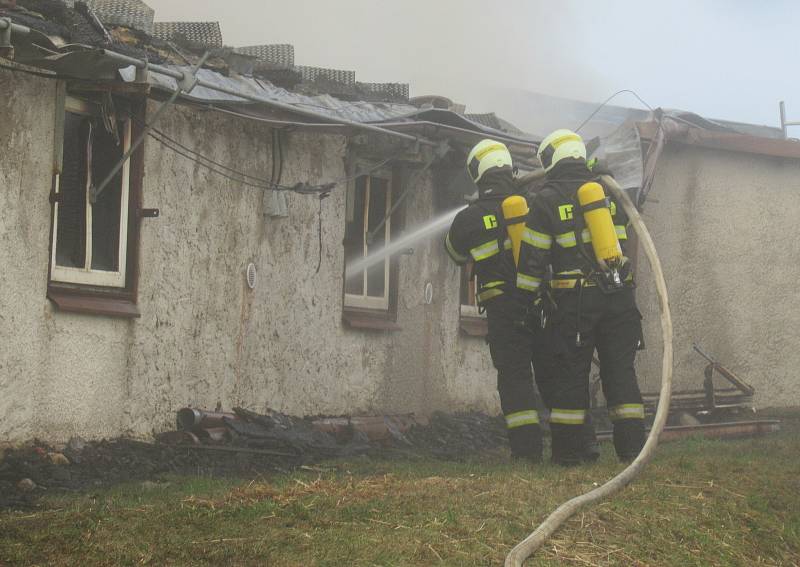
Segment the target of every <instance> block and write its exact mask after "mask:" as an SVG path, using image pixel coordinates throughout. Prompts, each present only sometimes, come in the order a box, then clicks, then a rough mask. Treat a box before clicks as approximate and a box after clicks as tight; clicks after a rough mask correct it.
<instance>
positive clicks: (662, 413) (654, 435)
mask: <svg viewBox="0 0 800 567" xmlns="http://www.w3.org/2000/svg"><path fill="white" fill-rule="evenodd" d="M601 180H602V181H603V185H605V186H606V187H608V189H609V190H610V191H611V193H612V194H613V196H614V198H615V199H616V200H617V202H618V203H622V206H623V208H624V209H625V212H626V213H627V214H628V218H629V219H630V221H631V224H632V225H633V228H634V230H635V231H636V234H637V235H638V236H639V240H640V242H641V244H642V246H643V248H644V252H645V255H646V256H647V260H648V261H649V262H650V266H651V268H652V270H653V276H654V277H655V280H656V292H657V294H658V303H659V307H660V308H661V336H662V338H663V341H664V356H663V359H662V364H661V372H662V375H661V393H660V395H659V399H658V408H657V409H656V417H655V420H654V422H653V427H652V429H651V430H650V435H649V436H648V438H647V442H646V443H645V445H644V448H643V449H642V451H641V452H640V453H639V456H638V457H636V459H635V460H634V461H633V462H632V463H631V464H630V465H629V466H628V467H627V468H625V470H623V471H622V472H621V473H619V474H618V475H617V476H615V477H614V478H612V479H611V480H609V481H608V482H606V483H605V484H604V485H602V486H600V487H598V488H595V489H594V490H591V491H589V492H587V493H585V494H582V495H580V496H576V497H575V498H573V499H571V500H568V501H566V502H564V503H563V504H562V505H561V506H559V507H558V508H556V509H555V511H554V512H553V513H551V514H550V515H549V516H548V517H547V518H546V519H545V520H544V521H543V522H542V523H541V524H540V525H539V527H538V528H536V529H535V530H534V531H533V532H532V533H531V534H530V535H529V536H528V537H526V538H525V539H524V540H522V541H521V542H520V543H518V544H517V545H516V546H515V547H514V548H513V549H512V550H511V552H510V553H509V554H508V556H507V557H506V561H505V567H522V564H523V563H524V562H525V560H526V559H528V558H529V557H530V556H531V555H533V554H534V553H535V552H536V550H537V549H539V548H540V547H541V546H542V545H543V544H544V542H545V541H547V539H548V538H549V537H550V536H551V535H553V534H554V533H555V531H556V530H557V529H558V528H560V527H561V526H562V525H563V524H564V522H566V521H567V520H568V519H569V518H570V517H572V516H573V515H574V514H575V513H576V512H577V511H578V510H581V509H582V508H584V507H586V506H589V505H590V504H594V503H595V502H599V501H600V500H604V499H606V498H609V497H611V496H613V495H614V494H616V493H617V492H619V491H620V490H622V489H623V488H625V487H626V486H627V485H628V484H630V483H631V482H632V481H633V480H634V479H635V478H636V477H637V476H639V474H640V473H641V472H642V470H643V469H644V467H645V465H646V464H647V463H648V462H649V461H650V460H651V459H652V458H653V455H655V451H656V446H657V445H658V437H659V435H660V434H661V431H662V430H663V429H664V425H665V424H666V422H667V413H668V412H669V400H670V395H671V392H672V317H671V315H670V311H669V298H668V296H667V284H666V282H665V281H664V273H663V271H662V269H661V262H660V260H659V259H658V253H657V252H656V247H655V244H653V239H652V238H651V237H650V233H649V232H648V231H647V227H646V226H645V224H644V221H643V220H642V217H641V215H639V211H638V210H636V207H635V206H634V205H633V203H632V202H631V200H630V198H629V197H628V195H627V194H625V192H624V191H623V190H622V189H621V188H620V186H619V185H618V184H617V182H616V181H615V180H614V179H613V178H612V177H610V176H608V175H603V176H602V177H601Z"/></svg>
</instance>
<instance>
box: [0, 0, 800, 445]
mask: <svg viewBox="0 0 800 567" xmlns="http://www.w3.org/2000/svg"><path fill="white" fill-rule="evenodd" d="M155 16H156V14H154V13H153V11H152V10H151V9H149V7H147V6H146V4H144V3H143V2H141V1H138V0H92V1H87V2H74V3H73V2H62V1H61V0H16V1H11V0H0V57H2V59H0V92H1V93H2V96H0V118H2V123H3V124H4V129H5V132H6V134H5V135H4V136H2V137H1V138H0V187H1V188H2V189H0V203H1V204H2V209H3V211H4V212H3V214H2V215H0V262H2V264H3V266H4V268H3V269H2V270H0V415H3V419H2V420H0V440H10V441H22V440H26V439H29V438H33V437H41V438H46V439H49V440H54V441H61V440H66V439H68V438H69V437H72V436H75V435H81V436H84V437H89V438H92V437H93V438H97V437H110V436H119V435H130V436H137V437H144V436H148V435H151V434H153V433H158V432H161V431H164V430H167V429H171V428H173V427H174V419H175V417H174V416H175V412H176V411H177V410H178V409H180V408H182V407H184V406H192V407H201V408H215V407H222V408H233V407H243V408H247V409H249V410H252V411H256V412H261V411H265V410H266V409H267V408H272V409H275V410H278V411H280V412H284V413H286V414H291V415H301V416H303V415H340V414H351V415H357V414H362V415H375V414H384V413H392V414H400V413H417V414H420V415H428V414H430V413H432V412H434V411H437V410H442V411H446V412H458V411H466V410H479V411H485V412H489V413H497V411H498V409H499V403H498V401H497V394H496V384H495V378H494V376H495V373H494V370H493V368H492V367H491V362H490V359H489V356H488V352H487V349H486V346H485V344H484V336H485V334H486V324H485V319H484V318H483V316H482V315H481V314H480V313H479V312H478V309H477V307H476V305H475V296H474V284H473V282H471V281H470V280H469V277H468V272H467V271H465V270H461V269H460V268H458V267H457V266H455V265H454V264H453V263H452V262H450V261H449V259H448V258H447V255H446V253H445V250H444V247H443V246H442V243H441V239H440V238H433V239H429V240H421V241H415V242H413V243H410V244H409V245H408V246H404V247H402V248H401V249H399V250H398V251H397V252H396V253H395V254H393V255H391V256H389V257H388V258H386V259H384V260H382V261H380V262H378V263H377V264H375V265H373V266H372V267H370V268H368V269H366V270H361V271H360V272H358V273H357V274H356V277H352V278H345V277H344V275H345V271H346V268H347V266H348V264H352V263H353V262H356V261H358V260H360V259H362V258H364V257H365V256H366V255H368V254H369V253H370V252H372V251H374V250H376V249H379V248H381V247H383V246H384V245H386V244H391V243H392V242H398V241H400V239H401V238H402V237H404V236H405V235H407V234H408V233H409V232H411V231H412V230H413V229H415V228H416V227H419V226H422V225H424V224H426V223H428V222H429V221H430V220H431V219H433V218H436V217H439V216H441V215H443V214H446V213H447V212H449V211H452V210H454V209H455V208H457V207H459V206H463V204H464V197H465V196H468V195H470V194H471V193H472V192H473V191H474V187H473V186H471V185H470V183H471V182H470V181H469V180H468V178H467V176H466V175H465V174H464V172H463V162H464V157H465V155H466V153H467V151H468V149H469V148H470V147H471V146H472V145H473V144H475V143H476V142H478V141H479V140H481V139H483V138H487V137H491V138H495V139H499V140H501V141H503V142H505V143H506V144H507V145H508V146H509V148H510V149H511V151H512V154H513V155H514V158H515V160H516V163H517V164H518V165H519V166H520V168H521V169H522V170H523V171H525V170H533V169H535V168H536V167H537V164H536V163H535V157H534V155H535V148H536V142H537V140H536V138H535V137H533V136H530V135H527V134H525V133H524V132H522V131H520V130H518V129H517V128H515V127H514V126H513V125H512V124H510V123H508V122H507V121H505V120H503V119H502V118H499V117H498V116H496V115H494V114H492V113H485V114H469V113H467V111H466V109H465V108H464V107H463V106H462V105H459V104H457V103H454V102H453V101H451V100H449V99H447V98H445V97H442V96H426V97H414V98H409V94H410V93H409V87H408V85H405V84H401V83H388V84H376V83H369V82H360V81H358V80H356V73H355V72H354V71H348V70H339V69H325V68H319V67H314V66H310V65H300V64H296V63H295V53H294V49H293V47H292V46H291V45H283V44H282V45H270V44H264V45H255V46H249V47H243V48H238V49H232V48H228V47H225V46H224V41H223V39H224V38H223V36H222V33H221V30H220V27H219V25H218V24H217V23H216V22H158V21H155ZM681 120H683V121H682V122H681ZM770 135H771V133H770V132H766V131H757V132H743V131H742V130H737V129H735V128H733V127H731V126H720V125H718V124H715V123H710V122H708V121H704V122H703V121H695V122H692V121H689V122H688V124H687V121H686V119H685V118H682V119H681V118H680V117H677V118H675V117H673V118H669V117H666V118H665V117H663V116H662V117H658V116H654V115H653V116H648V117H647V118H645V119H638V118H637V120H634V121H629V122H626V123H624V124H622V125H621V126H620V128H619V129H618V131H617V132H616V135H612V136H609V140H610V141H609V142H608V143H605V144H604V145H600V146H599V147H598V146H595V147H598V152H600V153H602V155H603V156H604V157H606V158H607V159H608V161H610V162H611V164H612V167H613V166H614V165H615V163H616V164H617V165H619V167H620V168H623V169H625V172H624V173H623V175H621V177H620V178H621V179H622V178H625V179H626V182H625V183H624V185H625V186H626V187H627V188H632V189H634V190H635V191H636V192H637V193H638V194H639V195H640V196H642V195H644V196H648V198H647V199H644V198H642V199H641V203H643V204H645V203H646V204H645V213H646V217H645V218H646V221H647V222H648V224H649V225H650V226H651V229H652V230H653V234H654V237H655V239H656V244H657V246H658V247H659V252H661V253H662V261H663V262H664V264H665V267H666V271H667V273H668V276H667V283H668V285H670V291H671V292H672V294H673V298H674V299H673V301H675V308H676V316H675V319H676V352H677V357H676V362H677V366H676V379H677V380H678V381H679V386H682V387H686V388H690V387H693V386H695V385H696V384H697V382H698V381H699V379H700V377H701V375H702V369H703V366H704V361H702V359H698V358H697V357H696V355H693V354H692V352H691V343H692V342H693V341H700V342H702V344H703V345H704V346H705V347H706V348H708V349H709V350H710V351H712V352H714V353H715V354H716V355H717V356H719V357H720V358H721V359H723V360H725V361H728V362H729V364H730V365H731V366H734V367H735V368H737V369H739V370H740V371H741V373H742V374H743V375H746V376H747V377H748V379H749V381H750V382H751V383H752V384H753V385H754V386H755V388H756V389H757V391H758V395H759V400H758V401H759V403H760V404H761V405H774V406H782V405H798V404H800V393H798V391H797V389H796V388H793V374H792V369H793V368H796V367H797V366H798V363H800V360H797V356H796V355H792V354H791V353H792V352H794V351H793V350H792V349H788V348H784V347H785V346H786V345H789V344H792V342H797V339H798V337H797V333H796V331H794V330H793V329H795V328H796V326H793V325H792V324H791V322H792V320H793V318H794V316H795V315H796V311H797V309H798V308H797V307H796V305H794V303H793V302H791V294H793V291H792V287H791V285H788V284H790V282H789V281H788V279H789V278H790V272H783V271H781V270H780V269H779V270H778V273H777V274H776V273H771V274H769V275H766V274H764V273H760V272H758V273H757V272H756V271H755V270H752V269H745V268H743V267H742V265H743V262H740V261H739V256H740V255H742V254H743V255H745V256H748V257H750V258H752V257H758V258H759V259H760V260H763V261H764V264H765V265H766V264H769V265H771V266H773V267H776V266H781V265H793V264H794V262H795V261H797V260H798V258H797V257H796V256H797V252H796V249H795V247H793V246H791V244H787V245H786V246H785V247H779V248H776V247H771V248H770V251H769V252H767V251H766V250H762V249H761V248H758V247H757V245H756V244H755V243H756V242H758V241H759V240H762V239H770V240H772V241H778V240H780V239H781V236H783V235H784V234H785V233H786V229H785V227H786V226H790V224H789V223H790V221H791V219H792V218H795V217H796V216H797V214H798V211H797V210H796V209H797V205H796V204H795V202H794V201H792V200H791V199H790V198H787V199H784V201H783V202H784V203H785V205H786V206H785V207H783V208H782V209H780V210H775V211H769V212H765V211H761V210H760V208H759V206H758V205H757V203H758V201H759V195H760V194H761V193H762V192H764V191H778V192H780V194H781V195H783V194H786V196H787V197H788V196H789V194H790V193H791V192H792V191H793V190H794V189H795V188H796V186H797V182H796V181H795V180H796V179H797V174H798V173H800V144H798V143H797V142H794V141H787V140H783V139H772V138H770V137H769V136H770ZM614 144H617V145H616V146H615V145H614ZM651 147H652V148H657V150H656V149H654V150H653V151H651V150H650V148H651ZM128 154H130V159H127V160H125V159H123V158H124V157H125V156H127V155H128ZM120 164H122V167H121V168H119V170H117V166H119V165H120ZM630 164H633V166H631V167H628V166H630ZM775 202H777V200H776V201H775ZM730 203H735V204H736V205H735V207H734V210H733V212H732V213H731V212H730V211H731V207H730ZM698 208H699V209H702V210H703V213H704V214H703V215H702V216H698V215H691V217H690V215H689V214H688V212H687V211H688V210H690V209H691V210H696V209H698ZM724 211H728V212H725V213H724V214H723V212H724ZM767 214H768V215H773V216H774V217H775V219H776V223H775V224H774V225H773V228H770V229H769V230H770V231H773V230H774V232H770V233H769V234H765V233H764V230H765V229H764V227H763V225H764V218H763V217H764V215H767ZM734 235H736V236H734ZM739 237H741V239H742V240H741V242H740V240H739ZM709 242H711V243H713V246H712V249H713V252H711V251H710V250H709V247H708V246H709ZM773 254H774V255H775V257H774V258H773V257H771V256H770V255H773ZM784 259H785V260H786V261H784ZM640 264H641V263H640ZM748 264H749V265H752V262H748ZM773 269H774V268H773ZM639 271H640V277H639V279H640V282H641V284H640V289H639V292H638V293H639V295H640V298H639V305H640V306H642V310H643V311H644V315H645V319H646V320H647V329H646V339H647V342H648V344H649V347H650V348H649V350H647V351H645V353H644V354H643V356H641V357H640V360H639V366H640V372H641V375H642V383H643V387H644V389H650V390H655V389H656V387H657V384H656V380H657V379H658V377H659V376H660V370H659V358H660V352H659V344H658V343H659V334H658V328H657V320H658V318H657V313H656V310H657V307H656V303H655V292H654V290H653V289H652V287H651V284H650V283H649V279H648V273H647V267H646V266H640V268H639ZM769 271H771V270H769ZM706 281H708V282H709V283H711V284H712V285H709V286H704V285H698V284H699V283H700V282H706ZM765 285H766V286H767V287H770V286H774V290H773V292H770V293H764V289H765ZM723 302H724V304H723ZM714 306H715V307H716V308H714ZM731 306H737V307H736V308H732V307H731ZM767 313H770V314H771V315H770V317H772V316H773V315H774V316H776V317H778V319H777V320H778V321H781V323H776V319H774V318H770V317H767V316H766V314H767ZM783 323H785V324H783ZM765 338H767V339H768V340H767V344H768V345H770V346H769V347H765V346H764V344H765V343H764V339H765ZM778 352H780V353H781V355H780V356H778V354H777V353H778ZM787 353H789V354H787ZM763 363H766V364H764V365H763V366H762V364H763Z"/></svg>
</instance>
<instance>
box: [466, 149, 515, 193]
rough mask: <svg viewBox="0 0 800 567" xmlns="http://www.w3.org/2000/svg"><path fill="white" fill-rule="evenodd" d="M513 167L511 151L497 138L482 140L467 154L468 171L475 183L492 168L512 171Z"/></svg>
mask: <svg viewBox="0 0 800 567" xmlns="http://www.w3.org/2000/svg"><path fill="white" fill-rule="evenodd" d="M512 167H513V165H512V162H511V152H509V151H508V148H507V147H506V145H505V144H504V143H502V142H498V141H496V140H489V139H486V140H481V141H480V142H478V143H477V144H476V145H475V147H474V148H472V151H471V152H469V155H468V156H467V172H468V173H469V176H470V177H471V178H472V180H473V181H474V182H475V183H477V182H478V181H480V180H481V178H482V177H483V176H484V175H485V174H486V173H487V172H488V171H490V170H492V169H508V170H509V171H512Z"/></svg>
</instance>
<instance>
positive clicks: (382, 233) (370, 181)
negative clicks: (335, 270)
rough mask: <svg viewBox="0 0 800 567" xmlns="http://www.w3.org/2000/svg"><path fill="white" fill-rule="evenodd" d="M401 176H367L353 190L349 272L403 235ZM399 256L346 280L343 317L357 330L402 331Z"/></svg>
mask: <svg viewBox="0 0 800 567" xmlns="http://www.w3.org/2000/svg"><path fill="white" fill-rule="evenodd" d="M396 177H397V176H396V175H392V173H391V172H389V171H379V172H373V173H371V174H370V175H361V176H359V177H356V178H355V180H354V181H353V182H352V183H351V184H350V186H349V187H348V192H347V211H346V224H345V238H344V255H345V256H344V258H345V269H347V267H348V266H352V265H353V263H354V262H357V261H359V260H362V259H364V258H365V257H366V256H368V255H369V254H372V253H373V252H376V251H378V250H380V249H382V248H384V247H385V246H387V245H388V244H389V243H390V242H391V241H392V238H393V237H394V236H396V234H397V233H398V229H399V228H400V224H401V217H400V212H399V211H394V212H393V211H392V207H393V204H394V203H395V202H396V201H395V200H396V199H397V198H398V195H397V191H396V190H395V186H396V181H395V180H396ZM397 287H398V260H397V256H396V255H394V256H389V257H386V258H384V259H382V260H379V261H377V262H375V263H374V264H372V265H371V266H368V267H367V268H366V269H364V270H360V271H359V272H357V273H355V274H349V277H346V278H345V282H344V290H343V293H344V313H343V319H344V320H345V322H346V323H348V324H349V325H350V326H351V327H358V328H369V329H383V330H385V329H399V327H398V326H397V324H396V323H395V321H396V319H397Z"/></svg>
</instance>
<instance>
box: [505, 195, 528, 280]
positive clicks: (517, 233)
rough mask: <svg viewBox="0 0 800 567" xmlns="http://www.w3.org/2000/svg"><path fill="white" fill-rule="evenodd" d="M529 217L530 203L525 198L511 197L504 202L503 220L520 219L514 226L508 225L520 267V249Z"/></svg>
mask: <svg viewBox="0 0 800 567" xmlns="http://www.w3.org/2000/svg"><path fill="white" fill-rule="evenodd" d="M527 215H528V201H526V200H525V197H521V196H519V195H511V196H510V197H506V198H505V199H504V200H503V218H505V219H506V221H509V220H514V219H518V220H517V221H516V222H514V223H513V224H508V223H506V230H507V231H508V238H509V239H511V251H512V253H513V254H514V264H515V265H519V248H520V246H521V245H522V233H523V232H525V217H526V216H527Z"/></svg>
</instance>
